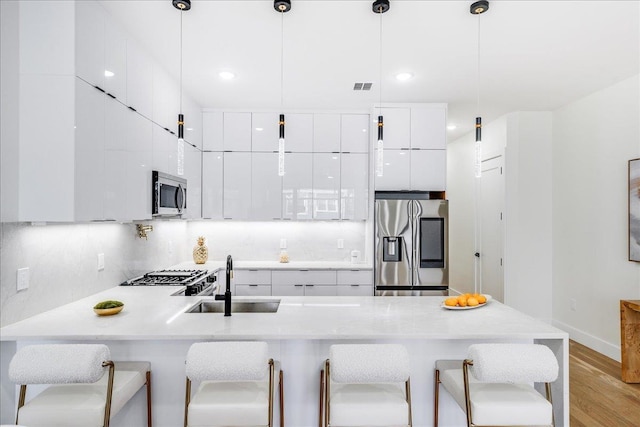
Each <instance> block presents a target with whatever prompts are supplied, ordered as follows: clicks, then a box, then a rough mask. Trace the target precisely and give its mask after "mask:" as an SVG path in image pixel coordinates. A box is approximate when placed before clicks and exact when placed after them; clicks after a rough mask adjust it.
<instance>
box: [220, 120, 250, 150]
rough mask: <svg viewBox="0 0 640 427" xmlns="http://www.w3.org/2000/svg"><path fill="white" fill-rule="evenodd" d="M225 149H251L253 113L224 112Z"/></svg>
mask: <svg viewBox="0 0 640 427" xmlns="http://www.w3.org/2000/svg"><path fill="white" fill-rule="evenodd" d="M222 131H223V148H224V151H251V113H226V112H225V113H224V118H223V128H222Z"/></svg>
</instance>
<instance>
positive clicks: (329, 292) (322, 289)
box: [304, 285, 338, 297]
mask: <svg viewBox="0 0 640 427" xmlns="http://www.w3.org/2000/svg"><path fill="white" fill-rule="evenodd" d="M304 295H305V296H307V297H331V296H336V295H338V288H337V286H335V285H333V286H331V285H324V286H322V285H304Z"/></svg>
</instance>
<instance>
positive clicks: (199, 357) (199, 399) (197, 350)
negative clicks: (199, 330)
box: [184, 342, 284, 427]
mask: <svg viewBox="0 0 640 427" xmlns="http://www.w3.org/2000/svg"><path fill="white" fill-rule="evenodd" d="M267 351H268V348H267V343H265V342H208V343H196V344H193V345H192V346H191V347H190V349H189V352H188V354H187V363H186V364H187V366H186V373H187V380H186V397H185V419H184V425H185V427H187V426H189V427H205V426H206V427H217V426H269V427H271V426H272V425H273V411H274V406H273V405H274V387H275V382H274V375H275V371H276V363H275V362H274V361H273V359H269V358H268V356H267ZM278 371H279V398H280V425H283V422H284V413H283V412H284V405H283V398H284V396H283V386H284V385H283V382H282V381H283V374H282V370H280V369H278ZM192 381H197V382H199V386H198V390H197V391H196V393H195V395H194V396H193V397H191V384H192Z"/></svg>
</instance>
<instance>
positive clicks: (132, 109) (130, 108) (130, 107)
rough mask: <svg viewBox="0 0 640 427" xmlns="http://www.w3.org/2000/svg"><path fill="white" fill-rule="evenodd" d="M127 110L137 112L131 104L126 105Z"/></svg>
mask: <svg viewBox="0 0 640 427" xmlns="http://www.w3.org/2000/svg"><path fill="white" fill-rule="evenodd" d="M127 108H128V109H129V110H131V111H133V112H134V113H137V112H138V110H136V109H135V108H133V107H132V106H128V107H127Z"/></svg>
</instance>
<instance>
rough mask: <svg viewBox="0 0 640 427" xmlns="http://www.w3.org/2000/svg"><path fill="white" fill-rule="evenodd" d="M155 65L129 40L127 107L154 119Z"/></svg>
mask: <svg viewBox="0 0 640 427" xmlns="http://www.w3.org/2000/svg"><path fill="white" fill-rule="evenodd" d="M153 68H154V67H153V63H152V62H151V59H150V58H149V57H148V56H147V55H146V54H145V53H144V51H142V49H140V48H139V47H138V45H137V44H136V43H135V42H134V41H132V40H131V39H128V40H127V105H128V106H130V107H131V108H133V109H135V110H136V111H137V112H138V113H140V114H142V115H143V116H145V117H147V118H149V119H151V118H152V105H153V101H152V97H153Z"/></svg>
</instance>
